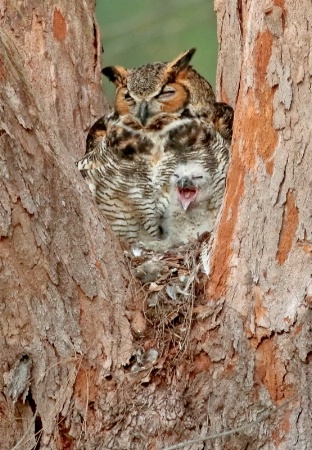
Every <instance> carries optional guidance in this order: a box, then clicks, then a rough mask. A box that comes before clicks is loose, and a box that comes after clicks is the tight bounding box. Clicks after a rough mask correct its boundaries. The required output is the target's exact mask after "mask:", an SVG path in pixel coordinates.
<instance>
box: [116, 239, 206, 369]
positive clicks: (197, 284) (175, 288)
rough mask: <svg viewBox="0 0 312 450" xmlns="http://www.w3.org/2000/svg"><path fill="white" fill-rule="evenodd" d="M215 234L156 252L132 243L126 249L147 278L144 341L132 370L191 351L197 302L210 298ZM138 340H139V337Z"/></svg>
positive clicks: (139, 272) (139, 274)
mask: <svg viewBox="0 0 312 450" xmlns="http://www.w3.org/2000/svg"><path fill="white" fill-rule="evenodd" d="M210 247H211V236H210V234H209V233H204V234H203V235H202V236H200V238H199V239H198V240H197V241H195V242H192V243H189V244H186V245H183V246H179V247H176V248H173V249H170V250H168V251H166V252H165V253H155V252H152V251H149V250H145V249H141V248H139V247H135V246H133V247H132V248H131V249H129V250H127V251H125V255H126V257H127V259H128V262H129V265H130V268H131V271H132V273H133V275H134V276H135V277H136V278H137V279H139V280H140V282H141V283H142V287H141V289H142V290H143V292H144V307H143V314H144V318H145V321H146V324H147V326H146V329H145V331H144V336H142V335H140V336H137V337H138V341H142V340H143V339H144V345H143V344H142V342H141V344H142V345H141V346H140V347H139V348H138V351H137V353H136V355H135V356H134V358H133V361H132V363H131V371H137V370H140V369H145V368H147V366H150V365H153V364H154V363H155V362H156V360H159V358H160V357H161V356H164V355H166V357H168V356H170V360H171V362H176V363H177V362H178V361H179V360H180V359H181V358H182V357H183V356H184V355H185V353H186V352H187V351H188V349H189V343H190V334H191V329H192V323H193V317H194V313H195V312H196V308H197V309H198V307H199V306H200V305H204V304H206V302H207V301H206V299H205V295H204V293H205V285H206V282H207V276H209V270H210V269H209V253H210V251H209V250H210ZM138 344H139V342H138Z"/></svg>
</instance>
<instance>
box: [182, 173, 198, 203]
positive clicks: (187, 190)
mask: <svg viewBox="0 0 312 450" xmlns="http://www.w3.org/2000/svg"><path fill="white" fill-rule="evenodd" d="M177 193H178V198H179V200H180V202H181V205H182V207H183V209H184V211H186V210H187V208H188V207H189V206H190V204H191V203H192V201H193V200H195V198H196V197H197V194H198V188H197V187H196V186H195V184H194V182H193V181H192V180H191V179H190V178H189V177H183V178H181V179H180V180H179V181H178V182H177Z"/></svg>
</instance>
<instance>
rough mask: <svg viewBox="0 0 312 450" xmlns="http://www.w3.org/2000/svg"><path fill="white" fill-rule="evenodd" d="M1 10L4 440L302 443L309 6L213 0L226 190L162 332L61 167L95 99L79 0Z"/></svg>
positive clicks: (157, 445)
mask: <svg viewBox="0 0 312 450" xmlns="http://www.w3.org/2000/svg"><path fill="white" fill-rule="evenodd" d="M70 3H72V4H70ZM0 5H1V7H0V19H1V24H0V45H1V49H0V59H1V66H0V80H1V81H0V83H1V91H0V98H1V106H0V142H1V148H0V150H1V166H0V170H1V177H0V183H1V198H0V207H1V209H0V232H1V234H0V235H1V241H0V245H1V250H0V294H1V316H0V324H1V328H0V342H1V359H0V364H1V373H2V374H3V377H1V378H0V387H1V396H0V402H1V409H0V411H1V413H0V414H1V421H0V430H1V433H0V447H1V449H4V450H6V449H12V448H19V449H25V450H28V449H33V448H36V449H65V448H66V449H87V450H88V449H90V450H91V449H103V450H104V449H117V450H118V449H131V450H141V449H150V450H152V449H164V448H166V447H168V446H169V445H174V444H176V443H178V442H181V441H183V440H184V441H186V440H190V439H195V438H198V437H199V438H201V439H202V441H201V442H198V443H193V444H188V445H186V446H185V448H188V449H192V450H195V449H203V448H211V449H231V450H233V449H237V450H241V449H247V448H248V450H251V449H252V450H253V449H262V450H263V449H277V448H278V449H285V450H286V449H290V448H291V449H293V448H294V449H299V450H303V449H309V448H310V442H311V441H312V436H311V418H310V416H309V411H311V387H310V386H311V382H312V370H311V354H312V353H311V350H312V348H311V347H312V345H311V342H312V336H311V329H312V321H311V307H312V300H311V299H312V283H311V254H312V246H311V243H312V236H311V234H312V230H311V220H310V219H311V210H310V208H311V206H310V205H311V204H312V203H311V189H310V186H311V179H312V177H311V167H312V161H311V158H312V156H311V151H309V142H310V138H311V125H310V118H309V115H308V108H307V105H308V104H309V101H310V79H309V77H310V76H311V70H312V69H311V60H310V59H311V58H310V59H309V55H310V49H311V20H312V11H311V5H310V3H309V1H308V0H303V1H301V2H300V3H299V2H296V1H295V0H285V2H284V1H283V0H275V3H272V5H271V7H270V8H269V7H268V5H267V3H266V2H265V1H264V0H259V1H258V2H254V1H252V0H245V1H241V0H219V1H216V2H215V6H216V10H217V14H218V37H219V45H220V52H219V67H218V76H217V79H218V95H219V99H220V100H223V101H227V102H229V103H230V104H231V105H232V106H233V107H234V106H235V123H234V139H233V146H232V160H231V165H230V169H229V175H228V180H227V191H226V196H225V200H224V205H223V211H222V215H221V217H220V223H219V226H218V230H217V235H216V238H215V241H214V249H213V255H212V271H211V274H210V279H209V280H205V286H204V289H202V287H203V286H202V285H200V286H199V285H198V286H197V287H196V293H197V297H196V298H195V300H194V304H192V303H191V302H190V303H189V304H188V306H187V308H186V309H185V310H183V307H181V306H179V308H180V312H177V310H176V309H175V311H169V312H168V311H167V312H166V314H167V316H166V317H165V319H164V321H163V322H162V323H161V327H162V328H161V327H160V326H155V317H153V316H152V315H151V314H150V312H151V307H150V306H148V303H147V302H146V301H145V295H146V293H145V294H144V296H142V289H141V287H140V286H138V284H137V283H136V282H135V281H134V279H133V277H132V275H131V273H130V270H129V266H128V261H127V259H125V257H124V255H123V248H122V247H121V245H120V243H119V242H118V239H117V238H116V237H115V236H114V235H113V233H112V232H111V231H110V229H109V227H108V225H107V224H106V223H105V220H104V219H103V218H102V217H101V215H100V214H99V211H98V209H97V207H96V205H95V204H94V203H93V201H92V199H91V195H90V194H89V192H88V189H87V187H86V185H85V183H84V181H83V179H82V178H81V176H80V174H79V173H78V171H77V170H76V167H75V164H74V162H75V160H77V159H78V158H79V157H81V156H82V155H83V153H84V149H85V138H86V133H87V130H88V129H89V127H90V126H91V125H92V124H93V123H94V121H95V120H96V119H97V118H98V117H100V116H101V115H103V114H104V112H107V110H108V109H107V105H106V104H105V103H104V101H103V100H102V94H101V88H100V69H101V67H100V39H99V33H98V28H97V25H96V23H95V20H94V12H93V9H94V4H93V2H92V1H90V0H89V1H87V2H79V1H77V2H65V1H59V2H58V4H57V5H56V4H53V5H51V2H47V1H44V2H41V4H40V5H39V6H38V2H34V1H33V0H30V1H29V2H27V3H23V4H21V3H17V2H16V1H13V0H7V1H4V2H2V3H0ZM154 288H155V286H154ZM182 310H183V311H182ZM181 311H182V312H181ZM173 312H174V313H175V314H176V316H175V318H174V319H172V318H170V317H169V316H170V314H173ZM182 313H183V314H184V315H185V322H183V323H182V324H181V323H180V324H176V327H173V325H172V324H173V323H174V321H177V317H179V314H182ZM168 324H171V325H172V329H171V334H170V335H169V333H167V328H168ZM185 329H186V331H185ZM160 331H161V332H160ZM178 331H179V332H180V333H181V336H183V339H184V341H185V342H186V344H184V343H183V345H182V340H181V339H180V340H175V339H178V338H177V337H176V334H177V332H178ZM183 333H184V334H183ZM184 341H183V342H184ZM179 345H180V347H181V352H180V353H179V351H177V348H179ZM154 348H156V349H157V350H158V352H159V357H158V359H157V361H156V362H155V361H153V364H150V365H148V364H147V365H146V367H147V368H146V369H145V370H143V368H142V370H136V371H133V370H132V369H133V367H134V365H133V361H136V360H138V359H139V356H140V354H143V355H144V352H145V353H146V352H148V351H149V350H151V349H154ZM25 374H26V375H25ZM226 430H232V431H233V432H232V433H230V434H228V435H224V436H218V437H214V438H212V435H214V434H216V433H222V432H223V431H226ZM235 430H236V432H235ZM207 435H209V436H211V439H210V440H208V442H207V443H205V442H204V441H203V440H204V438H205V437H207Z"/></svg>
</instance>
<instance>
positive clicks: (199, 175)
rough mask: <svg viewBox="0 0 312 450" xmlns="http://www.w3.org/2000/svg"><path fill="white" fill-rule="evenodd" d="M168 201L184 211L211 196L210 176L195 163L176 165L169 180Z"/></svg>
mask: <svg viewBox="0 0 312 450" xmlns="http://www.w3.org/2000/svg"><path fill="white" fill-rule="evenodd" d="M170 194H171V196H170V199H171V201H173V203H176V202H177V201H178V203H179V204H180V205H181V206H182V208H183V209H184V210H185V211H186V210H187V209H188V208H189V207H191V206H192V204H198V203H201V202H202V201H205V200H207V199H209V198H210V197H211V196H212V195H213V189H212V187H211V175H210V174H209V173H208V172H207V171H206V170H205V169H204V168H203V167H202V166H201V164H199V163H197V162H192V161H190V162H188V163H182V164H178V166H177V167H176V169H175V171H174V173H173V175H172V176H171V178H170Z"/></svg>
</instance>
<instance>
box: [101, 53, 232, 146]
mask: <svg viewBox="0 0 312 450" xmlns="http://www.w3.org/2000/svg"><path fill="white" fill-rule="evenodd" d="M194 53H195V49H194V48H192V49H190V50H187V51H186V52H184V53H181V54H180V55H179V56H178V57H177V58H175V59H174V60H173V61H171V62H167V63H152V64H146V65H143V66H141V67H138V68H134V69H128V70H127V69H125V68H124V67H121V66H110V67H105V68H104V69H103V70H102V73H103V74H104V75H105V76H107V77H108V78H109V79H110V80H111V81H112V82H113V83H114V84H115V85H116V96H115V104H114V111H115V118H116V120H118V119H119V118H121V117H122V121H123V124H124V125H127V126H130V127H132V128H134V129H143V130H144V132H145V133H152V134H153V135H156V136H158V133H159V132H163V131H164V127H166V126H167V125H168V118H169V121H170V124H171V125H172V126H175V127H177V126H179V124H180V121H182V122H184V120H185V119H187V118H189V117H199V118H205V120H207V121H208V122H211V123H213V124H214V126H215V128H216V130H217V131H219V133H220V134H221V135H222V136H224V133H226V134H227V135H230V136H231V135H232V122H233V109H232V108H231V107H230V106H229V105H226V104H225V103H222V104H221V103H218V102H216V99H215V95H214V92H213V90H212V87H211V85H210V83H209V82H208V81H207V80H205V78H203V77H202V76H201V75H199V73H198V72H196V70H194V69H193V68H192V66H190V61H191V58H192V56H193V55H194ZM224 115H225V116H226V120H223V121H222V120H221V119H222V117H223V116H224ZM173 119H174V120H173ZM219 123H220V125H222V126H220V128H219ZM225 125H226V126H225ZM224 137H225V138H226V136H224ZM152 139H153V137H152Z"/></svg>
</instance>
